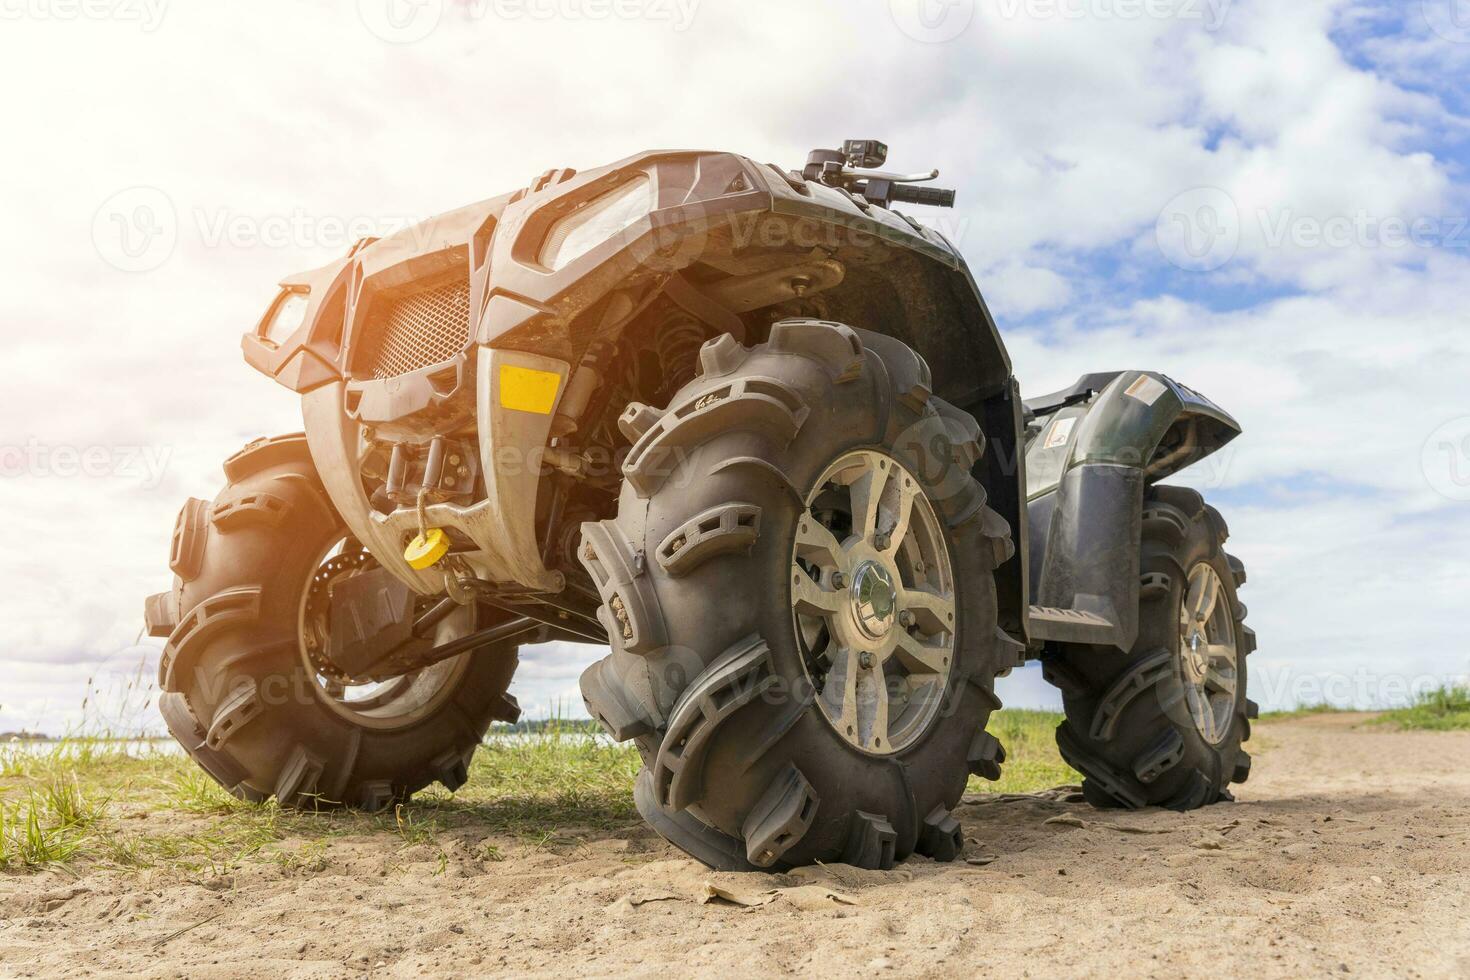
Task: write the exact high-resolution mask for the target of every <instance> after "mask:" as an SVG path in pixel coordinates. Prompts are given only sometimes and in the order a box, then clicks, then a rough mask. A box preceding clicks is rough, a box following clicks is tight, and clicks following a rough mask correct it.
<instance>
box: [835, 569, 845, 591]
mask: <svg viewBox="0 0 1470 980" xmlns="http://www.w3.org/2000/svg"><path fill="white" fill-rule="evenodd" d="M832 588H834V589H845V588H847V576H846V575H844V574H842V573H841V572H840V571H838V572H833V573H832Z"/></svg>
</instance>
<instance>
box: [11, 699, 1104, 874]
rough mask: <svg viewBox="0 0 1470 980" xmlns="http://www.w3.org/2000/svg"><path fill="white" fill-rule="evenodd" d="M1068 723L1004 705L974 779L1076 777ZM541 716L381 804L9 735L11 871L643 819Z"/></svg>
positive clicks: (446, 850) (628, 762) (627, 768)
mask: <svg viewBox="0 0 1470 980" xmlns="http://www.w3.org/2000/svg"><path fill="white" fill-rule="evenodd" d="M1059 721H1060V716H1058V715H1055V714H1051V713H1047V712H1040V711H1002V712H1000V713H998V714H997V715H996V716H995V717H994V718H993V719H992V720H991V725H990V730H991V732H993V733H994V734H995V735H996V736H997V737H998V738H999V739H1000V740H1001V742H1002V743H1003V744H1004V745H1005V747H1006V752H1007V756H1008V757H1007V761H1006V763H1005V765H1004V767H1003V769H1004V776H1003V778H1002V779H1001V780H1000V782H998V783H991V782H987V781H984V780H979V779H974V780H971V784H970V791H971V792H980V793H1022V792H1032V791H1035V790H1040V789H1048V788H1051V787H1053V786H1058V785H1064V784H1067V783H1075V782H1077V781H1078V779H1079V777H1078V776H1077V774H1076V773H1074V772H1073V771H1072V770H1071V769H1069V768H1068V767H1067V766H1066V764H1065V763H1063V762H1062V761H1061V758H1060V756H1058V755H1057V750H1056V743H1055V740H1054V738H1053V735H1052V732H1053V730H1054V729H1055V728H1056V725H1057V723H1058V722H1059ZM538 728H539V731H537V732H536V733H535V734H534V735H527V734H525V733H524V732H522V733H514V732H509V731H507V732H504V733H498V734H497V735H496V736H494V737H492V738H490V739H488V740H487V743H486V744H485V746H484V747H482V748H481V750H480V751H479V752H478V753H477V754H476V756H475V760H474V763H473V764H472V766H471V769H470V780H469V783H468V784H467V785H466V786H465V787H463V788H462V789H461V790H460V791H459V792H458V793H456V794H452V795H451V794H449V793H447V792H445V791H443V790H442V789H438V788H435V789H430V790H426V791H424V792H422V793H419V794H418V795H417V796H415V797H414V799H413V800H412V801H411V802H410V803H408V804H405V805H403V806H400V807H397V808H396V809H395V810H393V811H392V812H389V813H382V814H359V813H352V812H346V811H340V810H328V811H324V812H320V813H300V812H294V811H287V810H282V809H280V808H279V807H277V806H276V805H275V804H274V803H264V804H251V803H244V802H241V801H240V800H237V799H235V798H234V797H232V796H230V795H229V794H228V793H226V792H225V791H224V790H223V789H221V788H220V787H219V786H218V785H216V784H215V783H214V782H213V780H211V779H210V778H209V777H208V776H207V775H205V774H204V772H203V771H202V770H200V769H199V768H198V767H197V766H195V765H194V764H193V763H192V762H191V761H190V760H189V759H188V758H187V757H185V756H184V755H182V754H180V753H176V752H172V751H168V750H166V748H165V747H164V746H163V745H162V744H160V745H157V746H150V745H146V744H145V745H141V746H140V745H138V744H136V743H129V742H127V741H118V740H111V739H103V738H72V739H65V740H62V741H58V742H54V743H49V744H46V745H45V746H43V747H41V748H40V749H39V750H35V751H21V750H20V749H19V748H18V747H15V746H10V747H4V746H0V870H5V871H34V870H37V869H41V868H45V867H54V866H65V865H76V864H89V865H92V866H99V867H110V868H117V869H124V870H146V869H153V868H166V869H169V870H172V871H175V872H177V873H181V874H184V875H186V876H190V877H195V878H200V879H203V878H208V877H210V876H217V875H222V874H226V873H229V872H230V871H231V870H233V869H235V868H238V867H240V866H241V864H242V863H244V862H248V861H260V862H273V863H274V864H276V865H277V866H279V867H280V868H281V869H282V870H283V871H286V872H288V873H312V872H313V871H316V870H320V869H321V868H322V867H323V866H324V864H325V861H326V860H328V859H329V857H330V853H331V844H332V842H333V841H335V840H338V839H340V838H343V837H348V836H358V837H361V836H366V837H369V838H372V839H376V840H380V841H383V842H387V843H388V844H390V845H391V846H392V847H393V848H396V849H397V850H399V851H400V852H402V861H403V862H404V863H406V862H408V861H410V860H413V861H423V860H428V861H429V862H430V863H431V865H432V864H433V863H434V862H437V863H438V866H439V867H440V869H441V870H442V869H444V868H445V867H446V866H447V864H448V861H449V860H450V857H449V854H450V852H451V851H453V850H454V849H455V847H456V845H462V846H461V847H460V849H459V852H458V853H460V854H466V853H467V854H468V855H469V856H470V858H471V859H473V860H477V861H481V862H495V861H500V860H502V859H503V858H504V857H505V855H506V853H507V852H509V851H511V850H513V849H515V848H518V847H519V848H524V847H533V848H564V847H574V846H576V844H577V843H578V842H579V841H580V840H581V839H583V838H585V837H587V836H589V835H594V834H602V833H618V832H622V831H624V830H627V829H630V828H632V827H636V826H637V825H638V823H639V817H638V813H637V810H636V809H635V808H634V806H633V779H634V777H635V776H636V775H637V773H638V769H639V766H640V760H639V757H638V753H637V752H636V751H635V750H634V749H633V748H631V747H629V746H622V745H611V744H608V743H607V741H606V740H604V739H599V738H594V737H591V736H590V735H589V734H588V733H587V731H586V728H585V726H584V725H581V724H579V723H576V722H567V723H551V724H547V725H541V726H538Z"/></svg>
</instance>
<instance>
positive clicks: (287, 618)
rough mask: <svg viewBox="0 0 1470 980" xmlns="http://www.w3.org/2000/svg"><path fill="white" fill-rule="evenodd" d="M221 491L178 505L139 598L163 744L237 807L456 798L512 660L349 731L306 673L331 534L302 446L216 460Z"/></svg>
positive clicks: (504, 655) (463, 667) (451, 676)
mask: <svg viewBox="0 0 1470 980" xmlns="http://www.w3.org/2000/svg"><path fill="white" fill-rule="evenodd" d="M225 474H226V477H227V479H228V481H229V482H228V485H227V486H226V487H225V489H224V490H223V491H222V492H221V493H220V495H219V496H218V497H217V498H215V500H214V501H213V502H212V503H211V502H207V501H203V500H190V501H188V502H187V503H186V504H185V505H184V508H183V510H182V512H181V513H180V515H179V521H178V524H177V526H176V528H175V532H174V538H173V547H172V556H171V561H170V566H171V568H172V569H173V571H174V573H175V575H176V578H175V584H174V588H173V590H172V591H171V592H168V593H163V594H160V595H157V596H154V597H152V598H150V599H149V600H148V603H147V607H146V614H147V619H148V626H149V630H150V632H152V633H154V634H155V635H167V636H168V641H167V644H166V645H165V648H164V651H163V654H162V659H161V661H160V664H159V686H160V688H161V689H162V691H163V692H164V694H163V695H162V697H161V699H160V708H161V711H162V714H163V717H164V720H165V721H166V723H167V725H168V728H169V731H170V732H171V733H172V734H173V736H174V737H175V738H176V739H177V740H178V741H179V742H180V743H181V744H183V746H184V748H185V749H187V750H188V752H189V753H190V755H191V756H192V757H193V758H194V759H195V761H196V762H198V763H199V764H200V766H201V767H202V768H204V769H205V771H207V772H208V773H209V774H210V775H211V776H212V777H213V778H214V779H215V780H216V781H218V782H219V783H220V784H221V785H222V786H224V787H225V788H226V789H228V790H229V791H230V792H231V793H233V794H234V795H235V796H237V797H240V798H242V799H248V800H252V801H261V800H265V799H267V798H269V797H272V796H274V797H275V798H276V799H277V800H278V801H279V802H280V803H281V805H283V806H294V807H317V806H334V805H339V804H344V805H349V806H356V807H361V808H364V809H369V810H374V809H379V808H382V807H385V806H389V805H391V804H392V803H394V802H397V801H400V800H403V799H406V798H407V797H408V796H409V795H411V794H412V793H413V792H415V791H416V790H419V789H421V788H423V787H425V786H427V785H428V784H430V783H431V782H434V781H436V780H437V781H438V782H440V783H442V784H443V785H444V786H446V787H447V788H449V789H451V790H454V789H457V788H459V786H461V785H462V784H463V783H464V782H465V779H466V776H467V770H468V766H469V762H470V758H471V756H472V755H473V754H474V751H475V749H476V748H477V747H478V745H479V743H480V739H481V737H482V736H483V735H484V733H485V731H486V729H487V728H488V727H489V725H490V723H491V721H492V720H496V719H503V720H514V719H515V718H516V716H517V715H518V714H519V712H518V710H517V708H516V705H515V702H514V699H512V698H510V696H509V695H507V694H506V689H507V688H508V687H509V685H510V679H511V676H512V674H513V673H514V672H515V668H516V657H515V650H514V647H513V646H511V647H507V648H504V649H499V650H482V651H476V652H475V653H473V654H470V655H465V656H463V657H461V658H459V659H457V660H456V661H451V662H448V663H450V664H453V667H452V669H451V670H449V671H448V672H447V673H446V674H445V675H444V679H443V683H441V684H439V685H438V686H437V687H436V689H435V693H434V694H433V696H432V697H430V698H425V700H424V703H423V704H422V705H421V706H420V707H421V710H416V711H415V712H414V713H413V717H411V718H409V719H407V720H405V719H394V718H389V717H383V718H380V719H372V718H366V719H358V720H354V719H353V718H352V717H348V716H347V715H346V714H344V713H343V712H341V711H339V710H335V709H334V707H333V706H332V704H331V703H330V702H329V699H328V698H327V697H326V695H325V693H324V691H323V689H322V688H321V686H320V685H319V684H318V683H317V682H316V680H315V679H314V675H313V672H312V671H311V670H309V669H308V666H307V660H306V659H305V658H304V657H303V655H302V647H301V640H300V629H299V622H300V611H301V608H302V607H301V601H302V597H303V595H304V594H305V591H306V589H307V588H308V586H309V585H310V583H311V581H312V579H313V577H314V576H315V574H316V573H317V571H318V567H319V558H320V556H322V555H323V553H324V552H325V551H326V550H327V549H329V547H330V546H331V545H332V544H333V542H335V541H340V540H342V538H343V537H344V536H345V530H344V528H343V526H342V523H341V521H340V519H339V518H338V516H337V514H336V512H335V510H334V509H333V508H332V506H331V504H330V503H329V501H328V498H327V495H326V492H325V490H324V489H323V488H322V486H321V484H320V482H319V481H318V479H317V475H316V471H315V469H314V468H313V466H312V464H311V460H310V456H309V453H308V451H307V447H306V441H305V438H304V437H302V436H299V435H298V436H285V437H279V438H275V439H267V440H260V441H258V442H255V443H252V444H251V445H250V446H247V447H246V448H245V450H243V451H242V452H241V453H239V454H237V455H236V456H234V457H232V458H231V459H230V460H228V461H227V462H226V463H225Z"/></svg>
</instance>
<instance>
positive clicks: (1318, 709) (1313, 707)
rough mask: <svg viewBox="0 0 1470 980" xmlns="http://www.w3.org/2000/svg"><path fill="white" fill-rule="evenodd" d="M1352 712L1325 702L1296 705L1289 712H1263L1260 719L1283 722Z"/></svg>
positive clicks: (1350, 709)
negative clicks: (1290, 719) (1289, 719)
mask: <svg viewBox="0 0 1470 980" xmlns="http://www.w3.org/2000/svg"><path fill="white" fill-rule="evenodd" d="M1354 710H1356V709H1354V708H1340V707H1338V706H1337V705H1335V704H1328V703H1327V702H1326V701H1319V702H1317V703H1316V704H1302V705H1298V706H1296V707H1295V708H1292V709H1291V710H1290V711H1263V712H1261V717H1262V718H1274V719H1278V720H1285V719H1288V718H1306V717H1308V716H1309V715H1331V714H1337V713H1339V712H1343V711H1354Z"/></svg>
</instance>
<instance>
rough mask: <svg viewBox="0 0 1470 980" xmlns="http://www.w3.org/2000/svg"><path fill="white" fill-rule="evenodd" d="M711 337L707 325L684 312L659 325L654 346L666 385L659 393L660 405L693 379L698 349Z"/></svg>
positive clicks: (654, 335)
mask: <svg viewBox="0 0 1470 980" xmlns="http://www.w3.org/2000/svg"><path fill="white" fill-rule="evenodd" d="M708 337H709V332H708V331H707V330H706V329H705V327H704V324H702V323H700V322H699V321H698V320H696V319H694V318H693V317H691V316H689V315H688V314H687V313H684V312H682V311H681V312H678V313H674V314H672V315H670V316H669V317H668V318H667V319H665V320H664V321H663V322H662V323H660V324H659V326H658V329H657V330H655V331H654V334H653V343H654V349H655V350H656V351H657V353H658V360H659V365H660V366H661V367H662V368H663V383H662V384H661V385H660V386H659V391H658V396H659V402H660V404H665V405H666V404H668V401H669V399H670V398H671V397H672V396H673V394H674V392H676V391H678V390H679V388H681V387H682V386H683V385H684V384H685V383H686V382H688V381H689V379H690V378H692V377H694V365H695V363H696V362H698V360H699V348H700V347H701V346H702V345H703V344H704V342H705V340H707V339H708Z"/></svg>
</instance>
